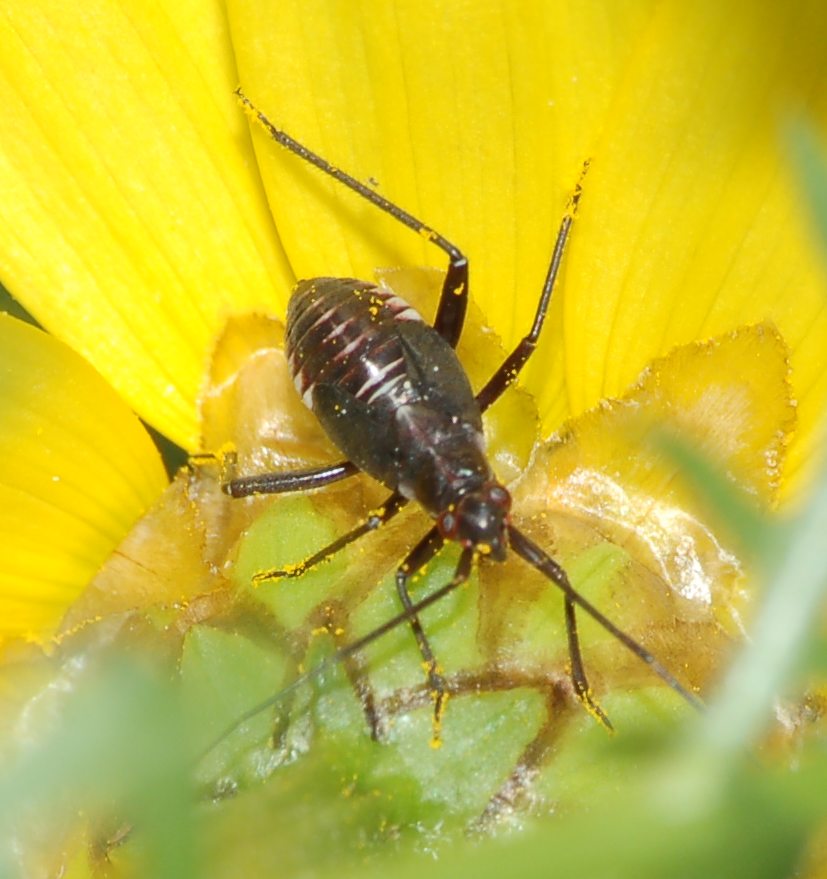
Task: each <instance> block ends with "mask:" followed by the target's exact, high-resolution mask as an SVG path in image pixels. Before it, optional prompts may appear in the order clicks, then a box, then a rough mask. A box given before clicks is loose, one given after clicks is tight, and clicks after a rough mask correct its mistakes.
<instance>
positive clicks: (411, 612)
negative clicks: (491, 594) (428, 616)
mask: <svg viewBox="0 0 827 879" xmlns="http://www.w3.org/2000/svg"><path fill="white" fill-rule="evenodd" d="M474 555H475V551H474V550H473V549H472V548H468V549H463V551H462V553H461V555H460V557H459V561H458V562H457V566H456V568H455V570H454V576H453V577H452V578H451V580H449V581H448V582H447V583H446V584H445V585H444V586H441V587H440V588H439V589H437V590H436V591H435V592H432V593H431V594H430V595H426V596H425V598H422V599H420V600H419V601H417V602H416V603H415V604H412V605H411V606H410V607H408V608H406V609H405V610H403V611H402V612H401V613H398V614H397V615H396V616H395V617H391V619H389V620H386V621H385V622H384V623H382V625H381V626H377V627H376V628H375V629H372V630H371V631H370V632H368V633H367V634H366V635H362V637H361V638H357V639H356V640H355V641H353V642H351V643H350V644H347V645H346V646H345V647H341V648H340V649H339V650H337V651H336V652H335V653H331V655H330V656H328V657H327V658H326V659H323V660H322V661H321V662H320V663H319V664H318V665H315V666H313V668H311V669H309V670H308V671H306V672H303V673H302V674H300V675H299V676H298V677H296V678H295V679H294V680H292V681H291V682H290V683H289V684H288V685H287V686H286V687H283V688H282V689H281V690H279V691H278V692H277V693H274V694H273V695H272V696H269V697H268V698H267V699H264V700H262V701H261V702H259V703H257V704H256V705H253V706H252V707H251V708H249V709H247V711H245V712H244V713H243V714H241V715H240V716H239V717H237V718H236V719H235V720H233V722H232V723H230V724H229V725H228V726H227V727H226V728H225V729H223V730H222V731H221V733H220V734H219V735H217V736H216V737H215V738H214V739H213V740H212V741H211V742H210V743H209V744H208V745H207V746H206V747H205V748H204V749H203V750H202V751H201V752H200V754H199V755H198V758H197V759H198V760H199V761H200V760H203V759H204V758H205V757H206V756H207V754H209V753H210V752H211V751H212V750H213V749H214V748H215V747H217V746H218V745H219V744H220V743H221V742H223V741H224V739H226V738H227V737H228V736H229V735H231V734H232V733H233V732H235V730H237V729H238V728H239V727H240V726H242V725H243V724H244V723H246V722H247V721H248V720H250V719H251V718H253V717H255V716H256V715H257V714H260V713H261V712H262V711H266V710H267V709H268V708H271V707H272V706H274V705H278V704H279V703H280V702H282V701H283V700H284V699H286V698H287V696H289V695H290V694H291V693H293V692H295V691H296V690H297V689H299V687H301V686H303V685H304V684H307V683H310V682H311V681H314V680H315V679H316V678H319V677H321V676H322V675H323V674H324V673H325V672H326V671H328V670H329V669H331V668H335V667H336V666H337V665H339V664H340V663H342V662H344V660H346V659H347V658H348V657H350V656H353V655H354V654H355V653H358V652H359V651H360V650H363V649H364V648H365V647H367V646H368V645H369V644H372V643H373V642H374V641H376V640H378V639H379V638H381V637H382V636H383V635H386V634H387V633H388V632H390V631H392V630H393V629H395V628H396V627H397V626H400V625H402V624H403V623H407V622H410V621H411V620H412V619H415V618H416V617H417V616H418V615H419V614H420V613H421V612H422V611H423V610H425V609H426V608H429V607H430V606H431V605H432V604H436V603H437V602H439V601H441V600H442V599H443V598H445V596H446V595H448V594H449V593H450V592H453V591H454V589H456V588H457V587H458V586H461V585H462V584H463V583H465V582H466V581H467V580H468V577H469V576H470V574H471V565H472V562H473V560H474Z"/></svg>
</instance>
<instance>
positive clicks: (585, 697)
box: [564, 596, 614, 730]
mask: <svg viewBox="0 0 827 879" xmlns="http://www.w3.org/2000/svg"><path fill="white" fill-rule="evenodd" d="M564 605H565V615H566V635H567V636H568V641H569V663H570V664H571V671H570V674H571V683H572V686H573V687H574V692H575V693H576V694H577V698H578V699H579V700H580V702H581V703H582V705H583V707H584V708H585V709H586V711H588V712H589V714H591V716H592V717H594V718H595V720H598V721H599V722H600V723H602V724H603V726H605V727H606V729H609V730H611V729H614V727H613V726H612V722H611V721H610V720H609V718H608V717H607V716H606V712H605V711H604V710H603V709H602V708H601V707H600V706H599V705H598V704H597V702H595V701H594V697H593V696H592V688H591V686H590V685H589V681H588V678H587V677H586V669H585V667H584V666H583V654H582V653H581V652H580V638H579V636H578V634H577V617H576V615H575V613H574V605H573V604H572V601H571V599H570V598H569V597H568V596H566V597H565V599H564Z"/></svg>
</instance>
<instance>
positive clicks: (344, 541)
mask: <svg viewBox="0 0 827 879" xmlns="http://www.w3.org/2000/svg"><path fill="white" fill-rule="evenodd" d="M407 503H408V500H407V498H404V497H402V495H401V494H399V492H396V491H395V492H393V493H392V494H390V495H388V497H386V498H385V500H384V502H383V503H382V504H380V505H379V507H377V508H376V509H375V510H372V511H371V512H370V513H369V514H368V516H367V518H366V519H365V520H364V521H363V522H361V523H360V524H359V525H357V526H356V527H355V528H353V529H352V530H351V531H348V532H347V533H346V534H343V535H342V536H341V537H337V538H336V540H334V541H333V542H332V543H329V544H328V545H327V546H325V547H322V549H320V550H319V551H318V552H315V553H313V555H312V556H310V557H309V558H307V559H305V560H304V561H302V562H299V563H298V564H295V565H291V566H290V567H289V568H283V569H273V570H270V571H260V572H259V573H258V574H255V575H254V576H253V582H254V583H255V584H259V583H266V582H267V581H268V580H279V579H281V578H282V577H300V576H301V575H302V574H304V573H305V572H306V571H309V570H310V568H313V567H315V566H316V565H318V564H320V563H321V562H324V561H326V560H327V559H329V558H330V557H331V556H333V555H335V554H336V553H337V552H339V550H340V549H344V548H345V547H346V546H347V545H348V544H350V543H353V541H354V540H358V539H359V538H360V537H362V535H364V534H367V533H369V532H370V531H375V530H376V529H377V528H379V527H381V526H382V525H384V524H385V523H386V522H390V520H391V519H392V518H393V517H394V516H395V515H396V514H397V513H398V512H399V511H400V510H401V509H402V507H404V506H405V504H407Z"/></svg>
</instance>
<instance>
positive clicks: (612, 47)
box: [228, 0, 649, 343]
mask: <svg viewBox="0 0 827 879" xmlns="http://www.w3.org/2000/svg"><path fill="white" fill-rule="evenodd" d="M228 7H229V15H230V21H231V28H232V33H233V43H234V46H235V48H236V57H237V59H238V66H239V77H240V80H241V83H242V86H243V87H244V89H245V90H246V92H247V94H248V95H249V97H250V98H251V99H252V101H253V102H254V103H256V104H257V105H258V107H259V108H260V109H261V110H262V111H264V112H265V113H266V114H267V115H268V116H269V117H270V118H271V120H272V121H273V122H274V123H275V124H277V125H280V126H283V127H284V128H285V130H287V131H288V132H289V133H290V134H292V135H293V136H294V137H296V138H298V139H299V140H301V141H302V142H303V143H305V144H306V145H307V146H309V147H310V148H311V149H315V150H316V151H318V152H319V153H320V154H321V155H322V156H324V157H325V158H326V159H328V160H329V161H331V162H333V163H334V164H336V165H339V166H340V167H342V168H343V169H345V170H347V171H349V172H350V173H352V174H353V175H355V176H356V177H357V178H358V179H360V180H363V181H375V185H376V188H377V191H378V192H380V193H381V194H383V195H385V196H387V197H388V198H390V199H392V200H394V201H395V202H397V203H398V204H399V205H401V206H402V207H404V208H406V209H407V210H409V211H411V212H413V213H415V214H416V215H417V216H418V217H419V218H420V219H421V220H422V221H423V222H425V223H427V224H429V225H430V226H432V227H433V228H435V229H437V230H438V231H439V232H441V233H442V234H444V235H445V236H446V237H448V238H449V239H450V240H452V241H453V242H454V243H455V244H456V245H457V246H458V247H460V248H461V249H463V250H465V251H466V252H467V254H468V256H469V258H470V262H471V291H472V295H473V297H474V299H475V300H476V302H477V303H478V304H479V305H480V306H481V307H482V309H483V311H484V313H485V314H486V315H487V317H488V321H489V323H490V324H491V325H492V326H494V327H495V328H496V329H497V330H498V331H499V332H500V333H502V334H503V336H504V338H505V340H506V342H507V343H511V342H513V341H514V339H515V337H516V336H517V335H518V334H520V335H521V334H522V333H524V332H525V331H526V329H527V327H528V324H529V322H530V314H531V311H532V309H533V307H534V304H535V302H536V298H537V296H538V295H539V291H540V287H541V285H542V281H543V277H544V275H545V271H546V268H547V264H548V260H549V256H550V251H551V246H552V242H553V238H554V233H555V231H556V228H557V225H558V223H559V222H560V218H561V215H562V212H563V209H564V205H565V199H566V194H567V193H568V191H569V190H570V189H571V188H572V187H573V186H574V184H575V182H576V181H577V178H578V175H579V172H580V168H581V165H582V163H583V160H584V159H585V158H586V157H587V156H589V155H591V153H592V151H593V150H594V148H595V146H596V144H597V141H598V137H599V134H600V132H601V130H602V124H603V120H604V116H605V113H606V110H607V108H608V106H609V105H610V103H611V100H612V97H613V93H614V89H615V87H616V84H617V81H618V77H619V74H620V72H621V71H622V69H623V66H624V63H625V60H626V59H627V57H628V56H629V55H630V54H631V52H632V50H633V47H634V44H635V40H636V38H637V35H638V34H639V33H640V32H641V31H642V30H643V27H644V25H645V24H646V21H647V19H648V15H649V12H648V10H649V4H646V3H643V4H641V3H625V2H622V3H612V4H605V3H599V2H585V3H578V4H575V5H573V6H571V5H567V4H563V3H548V2H546V0H530V2H521V3H518V4H515V3H511V2H508V0H485V2H476V3H471V4H467V3H466V4H457V3H452V2H446V0H427V2H422V0H398V2H394V3H385V4H377V3H371V2H359V3H349V4H346V6H345V7H343V6H342V5H341V4H339V3H336V2H333V0H310V2H306V3H301V4H294V3H282V2H278V0H269V2H262V0H231V2H230V3H229V4H228ZM254 140H255V144H256V150H257V156H258V159H259V162H260V164H261V167H262V174H263V177H264V181H265V186H266V188H267V192H268V197H269V199H270V205H271V207H272V211H273V215H274V217H275V219H276V223H277V226H278V228H279V233H280V236H281V238H282V241H283V243H284V247H285V250H286V252H287V253H288V255H289V258H290V261H291V263H292V265H293V266H294V268H295V271H296V273H297V275H299V276H304V277H307V276H314V275H343V276H356V277H365V278H368V279H370V278H372V276H373V272H374V270H375V269H376V268H377V267H395V266H402V265H414V266H416V265H425V264H427V265H433V266H438V267H441V268H444V267H445V266H446V264H447V260H446V257H445V256H444V255H443V254H441V253H440V252H439V251H438V250H437V249H436V248H434V247H433V246H432V245H428V244H426V243H424V242H423V241H422V240H421V239H419V238H418V237H417V236H416V235H415V234H414V233H412V232H410V231H408V230H406V229H404V228H403V227H401V226H400V225H399V224H398V223H395V222H394V221H393V220H391V219H389V218H387V217H383V216H381V215H379V213H378V211H377V210H376V208H374V207H372V206H370V205H368V204H366V203H365V202H364V201H361V200H359V199H358V198H357V197H355V196H353V195H352V194H349V193H346V192H343V190H342V187H341V186H337V185H336V184H335V183H333V182H331V181H328V180H325V179H322V178H321V175H320V174H319V173H318V172H315V171H313V170H312V169H309V168H307V167H304V166H303V165H302V163H301V162H300V160H298V159H296V158H295V157H294V156H291V155H289V154H288V153H287V152H286V151H285V150H283V149H281V148H279V147H276V146H275V145H274V144H273V143H272V142H271V141H269V140H268V139H267V137H266V135H265V134H264V133H263V132H260V131H256V132H255V135H254Z"/></svg>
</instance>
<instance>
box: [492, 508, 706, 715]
mask: <svg viewBox="0 0 827 879" xmlns="http://www.w3.org/2000/svg"><path fill="white" fill-rule="evenodd" d="M508 538H509V543H510V544H511V548H512V549H513V550H514V552H516V553H517V555H519V556H520V557H521V558H523V559H524V560H525V561H527V562H528V563H529V564H530V565H531V566H532V567H533V568H536V569H537V570H538V571H540V572H541V573H543V574H545V575H546V577H548V578H549V580H551V581H552V582H553V583H554V584H555V585H556V586H557V587H558V588H559V589H560V590H562V592H563V594H564V595H565V596H566V598H568V599H569V601H570V602H571V603H572V604H576V605H578V606H579V607H581V608H582V609H583V610H584V611H586V613H587V614H588V615H589V616H590V617H591V618H592V619H593V620H595V622H597V623H599V624H600V625H601V626H602V627H603V628H604V629H605V630H606V631H607V632H609V634H611V635H614V637H615V638H617V640H618V641H620V643H621V644H623V646H624V647H626V649H627V650H629V651H630V652H631V653H633V654H634V655H635V656H637V658H638V659H639V660H640V661H641V662H645V663H646V665H648V666H649V668H651V669H652V671H653V672H654V673H655V674H656V675H657V676H658V677H659V678H660V679H661V680H662V681H663V682H664V683H665V684H667V685H668V686H669V687H671V688H672V689H673V690H674V691H675V692H676V693H677V694H678V695H679V696H681V697H683V699H685V700H686V701H687V702H688V703H689V704H690V705H692V706H694V707H695V708H698V709H702V708H703V707H704V706H703V702H701V700H700V699H699V698H698V697H697V696H696V695H695V694H694V693H692V692H691V691H690V690H688V689H687V688H686V687H684V685H683V684H682V683H681V682H680V681H679V680H678V679H677V678H676V677H675V676H674V675H673V674H672V673H671V672H670V671H669V670H668V669H667V668H666V667H665V666H664V665H662V664H661V663H660V662H659V661H658V660H657V659H656V658H655V657H654V656H653V655H652V654H651V653H650V652H649V651H648V650H647V649H646V648H645V647H644V646H643V645H642V644H638V642H637V641H635V639H634V638H632V637H631V636H630V635H627V634H626V632H624V631H623V630H622V629H619V628H618V627H617V626H616V625H615V624H614V623H613V622H612V621H611V620H610V619H609V618H608V617H605V616H604V615H603V614H602V613H601V612H600V611H599V610H598V609H597V608H596V607H595V606H594V605H593V604H592V603H591V602H590V601H588V600H587V599H585V598H584V597H583V596H582V595H581V594H580V593H579V592H578V591H577V590H576V589H575V588H574V587H573V586H572V585H571V583H570V582H569V578H568V576H567V575H566V572H565V571H564V570H563V569H562V568H561V567H560V565H558V564H557V562H555V561H554V559H553V558H551V556H550V555H548V553H546V552H544V551H543V550H542V549H540V547H539V546H537V544H536V543H534V542H533V541H531V540H529V539H528V537H526V536H525V534H523V533H522V532H521V531H519V530H518V529H517V528H515V527H514V526H513V525H509V526H508Z"/></svg>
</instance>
